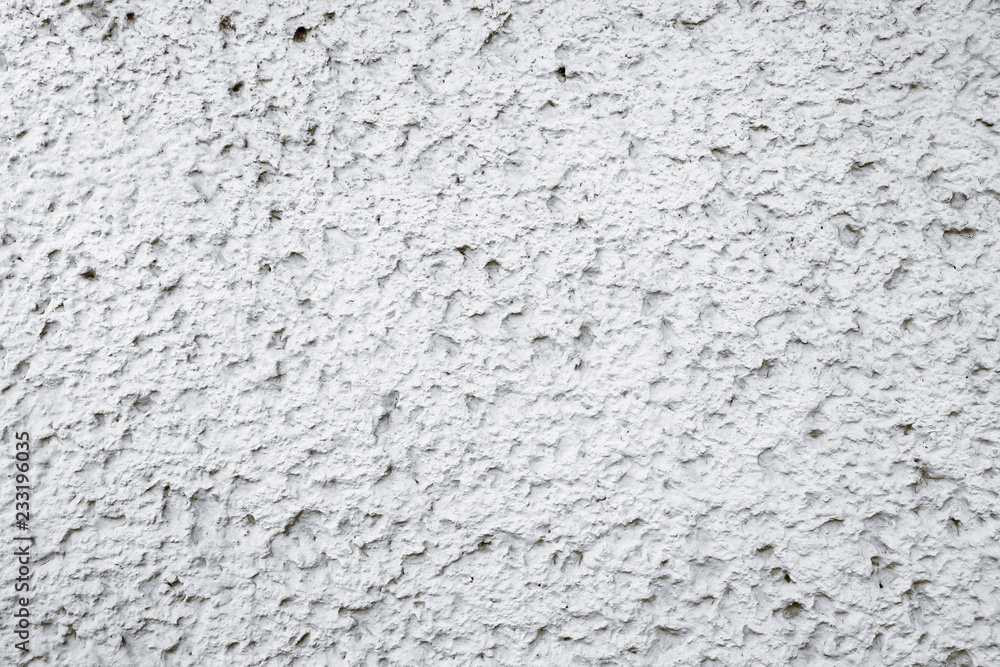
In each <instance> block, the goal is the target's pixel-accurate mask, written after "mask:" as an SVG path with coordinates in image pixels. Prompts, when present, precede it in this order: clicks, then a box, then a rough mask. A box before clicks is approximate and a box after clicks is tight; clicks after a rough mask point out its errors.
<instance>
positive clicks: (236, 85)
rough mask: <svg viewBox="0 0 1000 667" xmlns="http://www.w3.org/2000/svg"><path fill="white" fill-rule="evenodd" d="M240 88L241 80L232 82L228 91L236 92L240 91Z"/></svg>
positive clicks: (241, 86)
mask: <svg viewBox="0 0 1000 667" xmlns="http://www.w3.org/2000/svg"><path fill="white" fill-rule="evenodd" d="M242 88H243V82H242V81H237V82H236V83H234V84H233V85H232V86H231V87H230V88H229V92H231V93H238V92H240V90H241V89H242Z"/></svg>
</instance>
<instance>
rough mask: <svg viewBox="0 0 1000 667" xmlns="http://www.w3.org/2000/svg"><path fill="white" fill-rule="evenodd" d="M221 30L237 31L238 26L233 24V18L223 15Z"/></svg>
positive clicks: (220, 24)
mask: <svg viewBox="0 0 1000 667" xmlns="http://www.w3.org/2000/svg"><path fill="white" fill-rule="evenodd" d="M219 30H220V31H227V30H228V31H229V32H236V26H234V25H233V22H232V20H231V19H230V18H229V17H228V16H223V17H222V20H221V21H219Z"/></svg>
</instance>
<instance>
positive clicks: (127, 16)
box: [125, 12, 135, 23]
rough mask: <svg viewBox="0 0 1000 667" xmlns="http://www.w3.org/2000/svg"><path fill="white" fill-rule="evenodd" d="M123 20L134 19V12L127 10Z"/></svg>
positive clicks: (129, 20)
mask: <svg viewBox="0 0 1000 667" xmlns="http://www.w3.org/2000/svg"><path fill="white" fill-rule="evenodd" d="M125 20H126V21H128V22H129V23H131V22H132V21H134V20H135V12H129V13H128V14H126V15H125Z"/></svg>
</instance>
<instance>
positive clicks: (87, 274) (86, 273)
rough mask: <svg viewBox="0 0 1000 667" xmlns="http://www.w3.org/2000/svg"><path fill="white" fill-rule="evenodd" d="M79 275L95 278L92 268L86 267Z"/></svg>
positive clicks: (95, 273) (90, 278) (95, 274)
mask: <svg viewBox="0 0 1000 667" xmlns="http://www.w3.org/2000/svg"><path fill="white" fill-rule="evenodd" d="M80 276H81V277H83V278H86V279H87V280H94V279H95V278H97V272H96V271H94V270H93V269H87V270H86V271H84V272H83V273H81V274H80Z"/></svg>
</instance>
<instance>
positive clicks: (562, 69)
mask: <svg viewBox="0 0 1000 667" xmlns="http://www.w3.org/2000/svg"><path fill="white" fill-rule="evenodd" d="M556 74H558V75H559V78H560V79H562V80H563V81H565V80H566V66H565V65H560V66H559V69H557V70H556Z"/></svg>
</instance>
